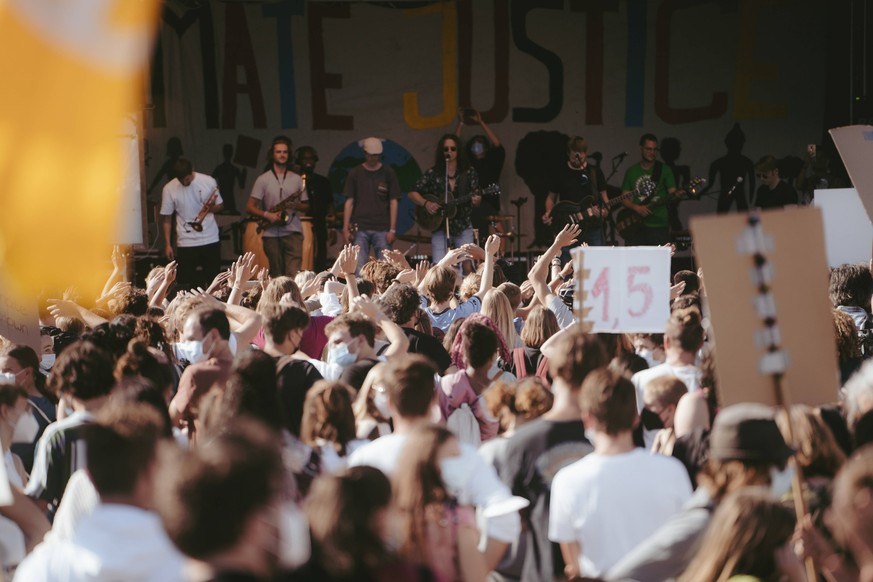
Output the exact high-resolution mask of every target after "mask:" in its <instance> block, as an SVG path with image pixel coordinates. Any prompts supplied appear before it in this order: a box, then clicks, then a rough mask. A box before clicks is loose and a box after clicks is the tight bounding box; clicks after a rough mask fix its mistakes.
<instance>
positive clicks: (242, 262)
mask: <svg viewBox="0 0 873 582" xmlns="http://www.w3.org/2000/svg"><path fill="white" fill-rule="evenodd" d="M254 268H255V253H252V252H248V253H245V254H243V255H240V257H239V258H238V259H237V260H236V272H235V275H236V278H235V279H234V282H233V284H234V286H239V287H241V286H242V285H243V284H245V283H248V282H249V280H250V279H251V278H252V273H253V272H254Z"/></svg>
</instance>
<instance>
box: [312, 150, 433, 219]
mask: <svg viewBox="0 0 873 582" xmlns="http://www.w3.org/2000/svg"><path fill="white" fill-rule="evenodd" d="M363 163H364V150H363V149H362V148H361V146H360V145H358V142H352V143H350V144H349V145H347V146H346V147H344V148H343V149H342V150H340V153H339V154H337V156H336V158H334V160H333V162H332V163H331V164H330V170H328V173H327V176H328V178H330V185H331V187H332V189H333V198H334V207H336V208H342V205H343V203H344V202H345V199H346V198H345V196H343V191H344V189H345V185H346V176H348V175H349V170H351V169H352V168H354V167H355V166H359V165H361V164H363ZM382 163H383V164H387V165H389V166H391V167H392V168H393V169H394V172H395V173H396V174H397V180H398V181H399V182H400V190H401V192H402V196H401V198H400V204H399V206H398V208H397V233H398V234H403V233H405V232H406V231H407V230H409V229H410V228H411V227H412V225H413V224H414V222H415V220H414V214H415V205H414V204H412V202H410V201H409V198H408V197H407V195H406V194H407V192H409V191H410V190H412V188H413V187H414V186H415V182H416V181H417V180H418V179H419V178H420V177H421V174H422V172H421V168H420V167H419V166H418V162H416V161H415V158H413V157H412V155H411V154H410V153H409V152H408V151H406V148H404V147H403V146H402V145H400V144H399V143H397V142H395V141H391V140H390V139H383V140H382Z"/></svg>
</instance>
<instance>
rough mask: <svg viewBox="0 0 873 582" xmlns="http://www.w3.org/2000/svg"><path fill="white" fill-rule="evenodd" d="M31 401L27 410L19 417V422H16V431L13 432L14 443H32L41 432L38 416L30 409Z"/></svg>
mask: <svg viewBox="0 0 873 582" xmlns="http://www.w3.org/2000/svg"><path fill="white" fill-rule="evenodd" d="M30 406H31V405H30V403H29V402H28V405H27V411H25V413H24V414H23V415H21V418H19V419H18V422H17V423H15V432H13V433H12V442H13V443H25V444H28V445H29V444H31V443H33V441H35V440H36V435H37V434H38V433H39V423H38V422H37V421H36V417H35V416H34V415H33V411H32V410H31V409H30Z"/></svg>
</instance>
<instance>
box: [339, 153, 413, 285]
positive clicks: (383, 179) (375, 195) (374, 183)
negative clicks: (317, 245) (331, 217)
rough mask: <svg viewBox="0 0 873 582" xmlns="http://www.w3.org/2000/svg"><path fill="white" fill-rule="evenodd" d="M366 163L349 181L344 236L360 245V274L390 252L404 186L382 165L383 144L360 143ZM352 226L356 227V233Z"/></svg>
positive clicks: (353, 173)
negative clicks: (370, 262)
mask: <svg viewBox="0 0 873 582" xmlns="http://www.w3.org/2000/svg"><path fill="white" fill-rule="evenodd" d="M360 145H361V147H362V148H363V150H364V163H363V164H361V165H360V166H356V167H354V168H352V169H351V171H350V172H349V175H348V177H347V178H346V187H345V192H344V193H345V195H346V203H345V210H344V212H343V233H344V234H345V239H346V242H348V243H352V244H355V245H358V246H359V247H360V248H361V250H360V252H359V253H358V271H359V272H360V270H361V267H362V266H363V265H364V263H366V262H367V261H368V260H369V258H370V248H371V247H372V248H373V249H374V251H375V254H376V258H380V257H381V256H382V251H384V250H386V249H390V248H391V245H392V244H394V237H395V235H396V234H397V233H396V230H395V229H396V228H397V204H398V200H400V182H399V181H398V180H397V174H395V173H394V170H393V169H392V168H391V167H390V166H386V165H385V164H383V163H382V141H381V140H380V139H379V138H376V137H368V138H366V139H364V140H362V141H361V142H360ZM352 225H355V228H354V231H353V229H352Z"/></svg>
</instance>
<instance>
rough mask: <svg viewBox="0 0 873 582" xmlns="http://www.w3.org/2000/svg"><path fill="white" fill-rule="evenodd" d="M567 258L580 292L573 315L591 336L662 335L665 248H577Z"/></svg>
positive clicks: (666, 302) (666, 307) (666, 312)
mask: <svg viewBox="0 0 873 582" xmlns="http://www.w3.org/2000/svg"><path fill="white" fill-rule="evenodd" d="M572 254H573V260H574V261H576V263H575V264H576V265H577V268H576V269H575V271H574V272H575V273H576V289H577V290H578V289H581V290H582V293H581V294H580V295H578V296H577V297H579V298H581V304H580V305H581V311H582V313H581V315H580V316H579V317H580V318H581V320H582V321H584V322H587V323H588V324H589V327H590V329H591V331H592V332H594V333H598V332H607V333H624V332H640V333H646V332H651V333H663V332H664V324H665V323H667V320H668V319H669V318H670V249H669V248H666V247H579V248H576V249H573V251H572ZM580 261H581V268H579V262H580ZM577 293H578V291H577Z"/></svg>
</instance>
